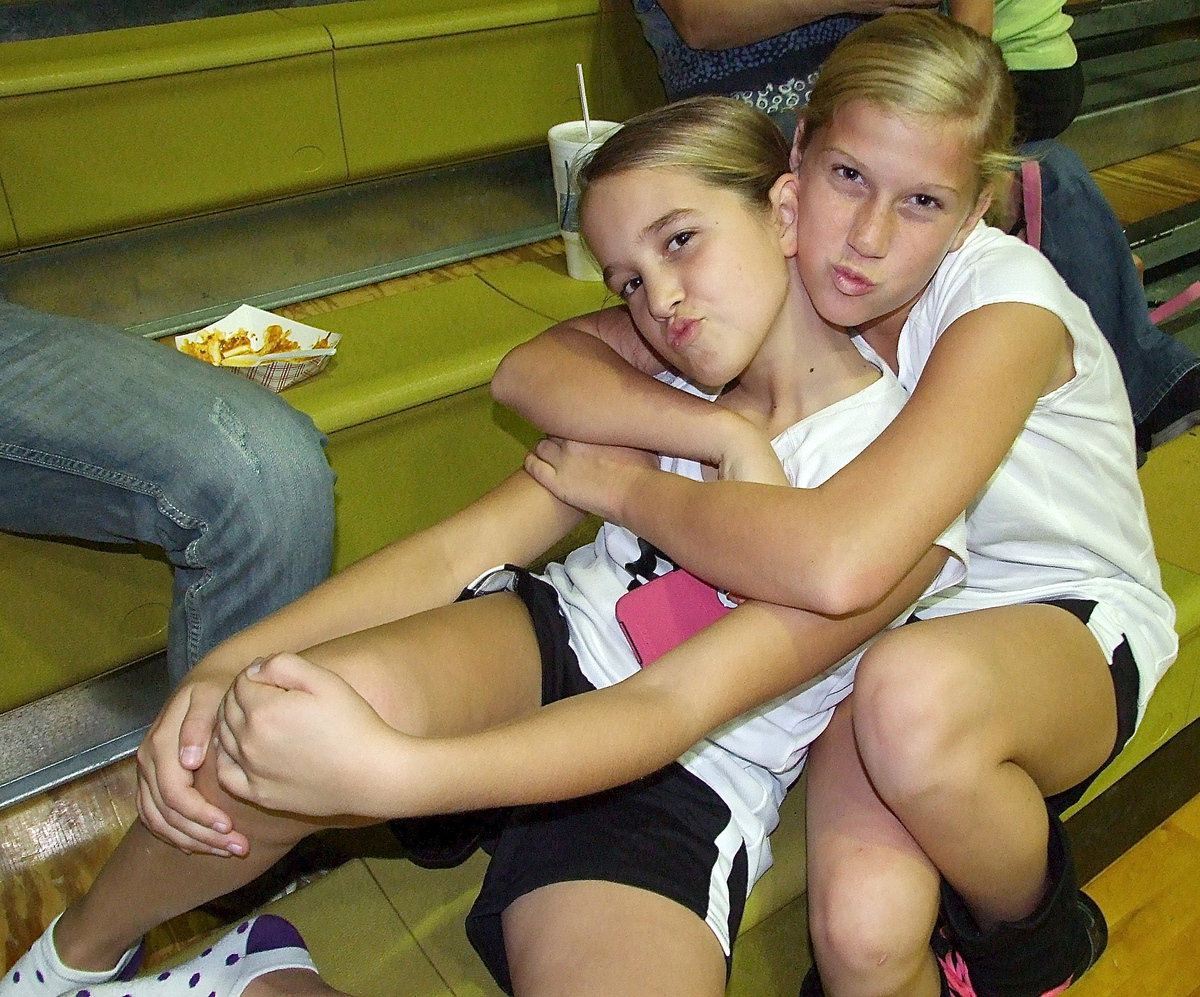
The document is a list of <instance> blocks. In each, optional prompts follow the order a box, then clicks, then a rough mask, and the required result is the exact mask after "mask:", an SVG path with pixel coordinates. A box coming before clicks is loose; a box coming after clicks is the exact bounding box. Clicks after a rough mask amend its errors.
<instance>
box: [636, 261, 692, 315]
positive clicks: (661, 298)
mask: <svg viewBox="0 0 1200 997" xmlns="http://www.w3.org/2000/svg"><path fill="white" fill-rule="evenodd" d="M642 286H643V289H644V290H645V292H646V308H647V309H648V310H649V312H650V316H651V317H652V318H653V319H655V320H656V321H658V322H665V321H667V320H668V319H670V318H671V317H672V316H674V314H675V309H676V308H678V307H679V305H680V303H681V302H682V301H683V289H682V288H681V287H680V284H679V281H677V280H676V279H675V278H674V277H673V276H672V275H671V274H670V273H669V272H667V271H665V270H660V271H658V272H657V273H655V274H653V275H645V274H643V276H642Z"/></svg>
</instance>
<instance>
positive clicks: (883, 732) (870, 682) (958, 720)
mask: <svg viewBox="0 0 1200 997" xmlns="http://www.w3.org/2000/svg"><path fill="white" fill-rule="evenodd" d="M965 676H966V671H965V669H963V668H962V667H961V662H960V661H958V660H957V659H956V657H955V655H954V651H953V649H952V648H948V647H947V646H945V645H944V644H942V643H939V642H938V641H936V640H930V639H926V638H925V637H924V636H923V635H922V634H921V633H920V628H919V627H916V626H914V627H906V628H904V629H902V630H896V631H892V632H891V633H889V634H886V635H885V636H884V637H883V638H881V639H880V640H879V641H878V642H876V644H874V645H873V646H872V647H871V648H870V649H869V650H868V651H867V652H866V654H865V655H864V656H863V659H862V661H861V662H860V664H859V667H858V672H857V675H856V677H855V691H854V700H855V707H854V736H855V741H856V743H857V745H858V749H859V752H860V754H861V756H862V759H863V764H864V766H865V767H866V770H867V772H868V774H869V775H870V778H871V781H872V783H873V784H874V786H875V788H876V791H877V792H879V794H880V796H882V797H883V799H884V800H887V801H888V802H889V803H892V802H894V801H897V800H900V799H906V798H911V797H913V796H918V795H921V794H925V793H929V792H934V791H936V790H937V788H938V785H939V784H940V783H941V782H943V781H944V780H946V779H947V778H952V777H953V771H954V769H955V767H956V766H957V765H959V764H961V762H962V761H963V760H964V748H966V747H967V746H968V744H969V742H970V736H971V730H972V726H973V725H972V721H971V712H972V696H971V690H970V689H969V688H968V687H967V686H968V682H967V679H966V677H965Z"/></svg>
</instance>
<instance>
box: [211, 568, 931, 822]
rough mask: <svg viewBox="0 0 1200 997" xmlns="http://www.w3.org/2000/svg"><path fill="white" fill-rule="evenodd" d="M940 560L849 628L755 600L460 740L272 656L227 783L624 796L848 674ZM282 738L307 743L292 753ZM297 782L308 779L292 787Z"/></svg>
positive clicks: (492, 802)
mask: <svg viewBox="0 0 1200 997" xmlns="http://www.w3.org/2000/svg"><path fill="white" fill-rule="evenodd" d="M943 562H944V552H941V551H935V552H931V553H930V554H929V555H928V556H927V557H926V558H923V559H922V560H921V562H920V564H919V565H918V566H917V567H916V568H914V569H913V571H911V572H909V574H908V575H906V576H905V578H904V579H903V580H902V581H901V583H900V584H899V585H897V586H896V587H895V588H894V589H893V590H892V591H891V592H889V593H888V594H887V596H886V597H885V598H884V599H883V600H881V601H880V602H879V603H878V604H877V605H875V606H873V607H871V608H870V609H869V610H866V611H864V612H862V613H859V614H855V615H853V616H849V617H845V618H842V619H830V618H825V617H821V616H819V615H816V614H812V613H806V612H803V611H797V610H789V609H783V608H780V607H778V606H770V605H767V604H763V603H755V602H749V603H745V604H743V605H742V606H739V607H738V608H737V609H736V610H734V611H733V612H732V613H730V614H728V615H727V616H725V617H723V618H722V619H720V620H718V621H717V622H716V623H714V624H712V625H711V626H709V627H707V628H706V629H704V630H703V631H701V632H700V633H699V634H697V635H696V636H694V637H692V638H691V639H689V640H687V641H685V642H684V643H683V644H681V645H680V646H679V647H677V648H675V649H674V650H672V651H670V652H669V653H668V654H666V655H664V656H663V657H662V658H659V659H658V660H657V661H655V663H654V664H653V665H652V666H650V667H648V668H646V669H643V670H642V671H640V672H638V673H637V674H636V675H634V676H633V677H631V678H629V679H627V680H626V681H624V682H620V683H618V684H617V685H615V686H611V687H609V688H606V689H602V690H599V691H596V692H589V693H585V694H583V695H579V696H574V697H571V698H570V699H566V700H563V701H561V702H558V703H555V704H552V705H550V706H547V707H545V708H543V709H541V710H538V711H537V712H536V713H535V714H533V715H531V716H530V717H528V718H525V719H522V720H518V721H514V722H512V723H509V724H505V725H503V726H499V727H495V728H492V729H490V730H486V731H483V732H480V733H477V734H470V735H466V736H461V737H449V738H430V739H421V738H413V737H409V736H406V735H403V734H400V733H399V732H397V731H395V730H393V729H392V728H390V727H387V725H386V724H384V723H383V721H382V720H381V719H380V718H379V717H378V715H375V714H373V713H372V712H371V711H370V708H369V707H368V706H367V704H366V703H365V701H363V700H361V699H360V698H359V697H358V696H357V694H356V693H354V691H353V690H352V689H350V688H349V687H348V686H346V685H345V684H344V683H342V681H341V680H340V679H339V678H337V676H334V675H333V674H332V673H330V672H326V671H325V670H324V669H321V668H318V667H317V666H315V665H312V664H309V663H307V662H304V661H303V659H300V658H290V657H280V658H276V659H272V660H271V661H269V662H267V663H266V664H265V665H264V666H263V668H262V671H261V672H260V673H259V675H258V676H256V677H254V678H251V677H243V678H240V679H239V680H238V683H237V685H236V686H235V687H234V692H233V696H234V699H235V701H236V704H235V705H234V706H233V707H232V708H231V709H230V710H229V712H228V714H227V721H226V722H225V723H224V724H223V728H222V741H221V743H222V747H223V751H222V755H221V756H220V761H219V769H220V771H221V775H222V781H223V783H224V784H225V785H226V787H227V788H228V789H229V790H230V791H231V792H234V793H235V794H237V795H239V796H243V797H245V798H248V799H250V800H251V801H253V802H256V803H258V804H260V805H263V806H267V807H273V808H284V809H290V810H295V811H299V812H302V813H311V814H329V813H355V814H359V815H362V816H371V817H390V816H410V815H411V816H415V815H421V814H431V813H443V812H450V811H456V810H463V809H473V808H478V807H489V806H499V805H510V804H521V803H536V802H543V801H550V800H559V799H565V798H569V797H572V796H578V795H582V794H586V793H590V792H596V791H599V790H602V789H606V788H609V787H612V786H617V785H621V784H623V783H626V782H629V781H630V780H632V779H636V778H640V777H641V776H644V775H647V774H648V773H650V772H653V771H655V770H657V769H658V768H661V767H662V766H663V765H665V764H667V763H668V762H670V761H672V760H674V759H675V758H677V757H678V756H679V755H680V754H682V753H683V752H684V751H685V750H687V749H688V748H689V747H691V746H692V745H693V744H695V743H696V742H697V741H699V740H700V739H701V738H702V737H704V736H705V735H706V734H708V733H709V732H711V731H712V730H714V729H716V728H718V727H720V726H722V725H723V724H725V723H727V722H728V721H730V720H732V719H734V718H735V717H737V716H740V715H741V714H743V713H745V712H746V711H748V710H750V709H753V708H756V707H758V706H760V705H762V704H764V703H767V702H770V701H771V700H772V699H775V698H776V697H778V696H780V695H782V694H784V693H786V692H788V691H789V690H791V689H793V688H795V687H796V686H797V685H799V684H801V683H803V682H805V681H807V680H808V679H809V678H811V677H813V676H815V675H817V674H819V673H820V672H821V671H823V670H825V669H826V668H828V667H830V666H831V665H833V664H835V663H837V662H838V661H840V660H841V659H842V658H843V657H845V656H846V655H847V654H849V653H850V652H851V651H852V650H854V649H855V648H856V647H858V646H859V645H861V644H862V643H863V641H865V640H866V639H867V638H868V637H870V636H871V635H872V634H874V633H876V632H877V631H878V630H879V629H880V628H881V627H883V626H885V625H887V624H888V623H890V622H891V621H892V620H893V619H895V618H896V616H897V615H898V614H899V613H901V612H902V611H903V610H904V609H906V608H907V607H908V606H909V605H911V604H912V602H913V601H915V600H916V599H917V598H918V597H919V595H920V594H921V593H922V592H923V591H924V589H925V588H926V587H927V585H928V584H929V582H930V580H931V579H932V578H933V577H934V576H935V574H936V573H937V571H938V570H939V568H940V567H941V565H942V563H943ZM284 690H287V691H284ZM297 691H300V692H303V693H305V695H304V696H300V697H298V696H297V695H296V694H295V693H296V692H297ZM317 727H320V728H322V735H323V736H327V737H328V738H329V743H330V745H331V746H335V745H338V744H341V743H353V744H354V746H355V751H354V752H353V757H341V756H343V755H345V754H346V753H345V752H342V751H337V750H326V749H325V748H324V747H323V746H322V745H321V744H316V745H314V744H313V743H312V741H313V737H312V732H313V731H314V729H315V728H317ZM286 729H291V730H294V731H296V732H297V734H296V736H295V737H294V738H293V739H290V740H287V742H286V743H285V744H284V745H283V746H282V747H281V746H280V744H279V738H280V731H281V730H286ZM259 731H261V734H260V733H259ZM547 758H553V759H554V764H552V765H548V764H546V759H547ZM297 771H300V772H302V773H303V774H304V775H303V778H302V779H298V780H297V779H293V776H294V775H295V773H296V772H297ZM379 772H388V773H390V774H391V775H392V777H391V778H388V779H380V778H378V773H379ZM364 774H365V775H364Z"/></svg>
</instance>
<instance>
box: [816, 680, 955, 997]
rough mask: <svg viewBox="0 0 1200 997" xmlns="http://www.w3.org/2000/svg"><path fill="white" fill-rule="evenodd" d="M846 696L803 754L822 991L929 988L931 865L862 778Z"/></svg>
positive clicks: (925, 991)
mask: <svg viewBox="0 0 1200 997" xmlns="http://www.w3.org/2000/svg"><path fill="white" fill-rule="evenodd" d="M853 707H854V696H853V695H851V697H850V698H849V699H847V700H846V701H845V702H843V703H842V704H841V705H840V706H839V707H838V708H837V710H836V712H835V713H834V717H833V720H832V721H831V723H830V725H829V727H828V728H826V730H825V731H824V733H822V734H821V736H820V737H819V738H818V739H817V740H816V742H815V743H814V744H813V746H812V748H811V750H810V752H809V759H808V783H807V790H806V798H805V799H806V811H805V812H806V820H807V825H808V907H809V929H810V931H811V933H812V942H813V951H814V954H815V956H816V961H817V966H818V968H819V970H820V973H821V982H822V984H823V986H824V989H825V992H826V993H827V994H830V995H831V997H834V995H836V997H858V995H866V994H871V995H875V997H883V995H897V997H899V995H903V997H935V995H936V994H937V993H938V990H939V984H938V971H937V967H936V965H935V963H934V960H933V953H932V952H931V951H930V948H929V937H930V935H931V933H932V931H933V926H934V921H935V919H936V917H937V911H938V881H939V877H938V872H937V870H936V869H934V868H933V865H932V864H931V863H930V861H929V859H928V858H927V857H926V856H925V854H924V852H922V851H921V849H920V848H919V847H918V846H917V843H916V842H915V841H913V839H912V836H911V835H909V833H908V831H906V830H905V828H904V826H903V825H902V824H901V823H900V822H899V821H898V820H897V819H896V817H895V815H894V814H892V812H891V811H890V810H888V809H887V807H886V806H884V804H883V801H882V800H880V799H879V797H878V796H877V795H876V793H875V790H874V788H873V787H872V786H871V784H870V782H869V781H868V780H867V777H866V773H865V772H864V771H863V768H862V763H861V761H860V759H859V757H858V752H857V749H856V747H855V744H854V731H853V727H852V710H853Z"/></svg>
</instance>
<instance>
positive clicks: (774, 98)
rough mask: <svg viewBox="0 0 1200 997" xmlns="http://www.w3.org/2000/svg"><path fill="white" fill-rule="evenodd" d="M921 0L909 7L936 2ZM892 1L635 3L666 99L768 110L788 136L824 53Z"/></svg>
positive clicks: (671, 0)
mask: <svg viewBox="0 0 1200 997" xmlns="http://www.w3.org/2000/svg"><path fill="white" fill-rule="evenodd" d="M936 2H937V0H918V2H915V3H913V4H912V6H916V7H919V6H932V5H934V4H935V3H936ZM904 6H907V5H905V4H896V3H892V2H891V0H800V2H798V3H791V2H782V0H752V2H749V3H733V4H731V3H727V2H725V0H662V2H661V3H659V2H657V0H633V10H634V13H635V14H636V15H637V17H638V20H639V21H640V22H641V25H642V33H643V34H644V35H645V36H646V40H647V41H648V42H649V43H650V47H651V48H652V49H653V50H654V54H655V57H656V58H657V59H658V72H659V76H660V77H661V79H662V82H663V88H664V89H665V90H666V94H667V99H668V100H679V99H680V98H681V97H692V96H695V95H697V94H705V93H709V94H721V95H723V96H726V97H736V98H737V99H738V100H743V101H745V102H746V103H748V104H753V105H754V106H755V107H757V108H758V109H759V110H760V111H764V112H765V113H767V114H769V115H771V117H772V119H774V121H775V123H776V124H778V125H779V127H780V130H781V131H783V133H784V134H785V135H791V133H792V131H793V130H794V129H795V127H796V110H797V109H798V108H801V107H803V106H804V105H805V104H806V103H808V93H809V91H810V90H811V89H812V84H813V80H814V79H816V75H817V70H818V69H820V68H821V63H822V62H823V61H824V59H825V56H827V55H828V54H829V53H830V52H832V51H833V47H834V46H835V45H836V44H837V43H838V42H839V41H841V40H842V39H843V38H844V37H846V35H848V34H849V33H850V32H851V31H853V30H854V29H855V28H856V27H858V26H859V25H860V24H862V23H863V21H864V20H866V18H867V16H869V15H873V14H881V13H883V12H884V11H886V10H898V9H902V8H903V7H904Z"/></svg>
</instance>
